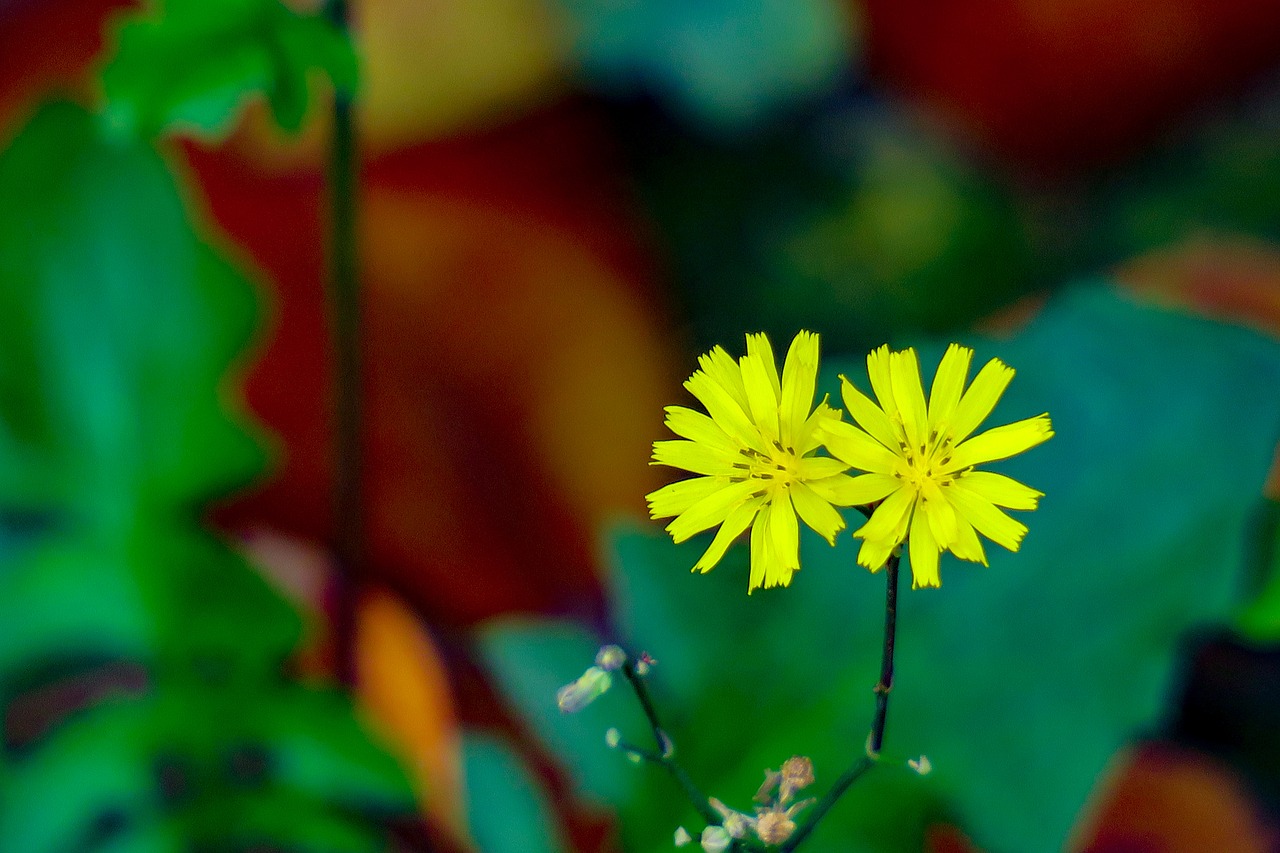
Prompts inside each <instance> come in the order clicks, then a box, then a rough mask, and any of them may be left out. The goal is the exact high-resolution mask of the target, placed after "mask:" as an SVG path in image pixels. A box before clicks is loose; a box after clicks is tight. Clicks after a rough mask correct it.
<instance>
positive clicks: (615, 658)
mask: <svg viewBox="0 0 1280 853" xmlns="http://www.w3.org/2000/svg"><path fill="white" fill-rule="evenodd" d="M626 662H627V653H626V652H624V651H623V650H622V647H621V646H613V645H609V646H601V647H600V651H599V652H597V653H596V666H598V667H600V668H601V669H603V670H604V671H605V672H612V671H613V670H615V669H620V668H621V667H622V665H623V664H624V663H626Z"/></svg>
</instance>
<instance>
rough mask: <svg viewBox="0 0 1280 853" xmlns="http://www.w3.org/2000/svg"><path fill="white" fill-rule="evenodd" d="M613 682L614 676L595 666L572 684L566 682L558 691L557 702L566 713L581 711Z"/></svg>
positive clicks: (601, 694) (602, 693)
mask: <svg viewBox="0 0 1280 853" xmlns="http://www.w3.org/2000/svg"><path fill="white" fill-rule="evenodd" d="M612 684H613V677H612V676H611V675H609V673H607V672H605V671H604V670H603V669H601V668H600V667H598V666H593V667H591V668H590V669H588V670H587V671H586V672H584V673H583V674H582V677H581V678H579V679H578V680H577V681H575V682H573V683H572V684H566V685H565V686H564V687H561V688H560V690H559V691H558V692H557V693H556V704H557V705H559V706H560V710H561V711H563V712H564V713H566V714H572V713H575V712H577V711H581V710H582V709H583V708H585V707H587V706H588V705H590V704H591V703H592V702H594V701H595V700H596V699H599V698H600V697H601V696H603V695H604V692H605V691H606V690H608V689H609V687H610V685H612Z"/></svg>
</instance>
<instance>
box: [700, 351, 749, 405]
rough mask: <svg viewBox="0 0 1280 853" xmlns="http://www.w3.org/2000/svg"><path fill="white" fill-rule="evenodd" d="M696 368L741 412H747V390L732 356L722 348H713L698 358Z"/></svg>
mask: <svg viewBox="0 0 1280 853" xmlns="http://www.w3.org/2000/svg"><path fill="white" fill-rule="evenodd" d="M698 366H699V367H701V368H702V370H703V372H704V373H706V374H707V376H709V377H711V379H712V380H713V381H715V383H716V384H717V385H719V386H720V387H721V388H724V389H725V393H727V394H728V395H729V397H730V398H732V400H733V401H734V402H735V403H737V404H738V407H739V408H741V409H742V411H744V412H745V411H747V409H748V405H749V404H748V403H747V389H746V388H745V387H744V386H743V384H742V369H741V368H739V367H738V362H736V361H734V359H733V356H731V355H729V353H727V352H725V351H724V347H719V346H718V347H713V348H712V349H711V352H709V353H707V354H706V355H701V356H698Z"/></svg>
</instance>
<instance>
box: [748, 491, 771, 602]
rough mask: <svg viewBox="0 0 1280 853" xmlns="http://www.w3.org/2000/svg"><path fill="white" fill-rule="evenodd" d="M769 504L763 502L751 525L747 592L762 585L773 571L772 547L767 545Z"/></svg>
mask: <svg viewBox="0 0 1280 853" xmlns="http://www.w3.org/2000/svg"><path fill="white" fill-rule="evenodd" d="M768 510H769V505H768V504H765V506H764V508H763V509H762V510H761V511H760V514H759V515H758V516H756V520H755V523H754V524H752V525H751V576H750V579H749V580H748V581H747V594H748V595H750V594H751V592H752V590H756V589H759V588H760V587H761V586H763V585H764V579H765V576H766V575H771V574H773V573H774V571H775V570H774V569H773V562H774V556H773V549H772V548H770V547H769V512H768Z"/></svg>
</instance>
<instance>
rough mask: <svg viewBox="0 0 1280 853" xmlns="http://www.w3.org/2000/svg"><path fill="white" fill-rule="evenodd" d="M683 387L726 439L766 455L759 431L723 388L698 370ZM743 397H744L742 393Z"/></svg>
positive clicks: (736, 367) (735, 367)
mask: <svg viewBox="0 0 1280 853" xmlns="http://www.w3.org/2000/svg"><path fill="white" fill-rule="evenodd" d="M733 369H734V370H738V366H737V365H736V364H735V365H734V368H733ZM739 379H741V376H739ZM684 387H685V388H687V389H689V393H690V394H692V395H693V396H695V397H697V398H698V400H699V401H701V403H702V405H704V406H706V408H707V413H708V414H709V415H711V418H712V419H713V420H714V421H715V422H716V424H717V425H718V426H719V427H720V428H721V429H722V430H724V431H725V433H726V434H727V435H728V436H729V437H730V438H732V439H733V440H734V441H737V442H738V443H739V444H741V445H742V446H743V447H749V448H751V449H752V450H756V451H758V452H760V453H763V454H765V455H768V453H769V449H768V447H767V446H766V445H765V443H764V441H763V440H762V439H761V437H760V430H758V429H756V426H755V424H753V423H752V422H751V420H750V418H748V417H747V414H746V410H745V409H743V408H742V406H740V405H739V404H738V402H737V401H736V400H735V399H734V398H733V397H732V396H730V394H729V392H728V391H727V390H725V388H724V386H723V385H721V384H720V383H719V382H716V381H715V380H713V379H712V378H711V377H710V376H708V375H707V374H706V373H703V372H702V371H701V370H698V371H695V372H694V374H693V375H692V376H690V377H689V378H688V379H687V380H685V383H684ZM743 395H744V397H745V395H746V392H745V391H744V392H743Z"/></svg>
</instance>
